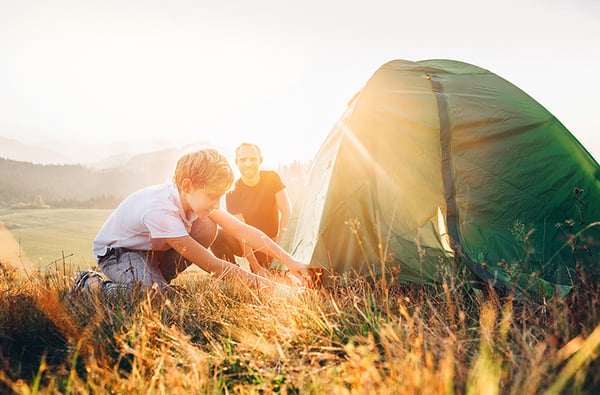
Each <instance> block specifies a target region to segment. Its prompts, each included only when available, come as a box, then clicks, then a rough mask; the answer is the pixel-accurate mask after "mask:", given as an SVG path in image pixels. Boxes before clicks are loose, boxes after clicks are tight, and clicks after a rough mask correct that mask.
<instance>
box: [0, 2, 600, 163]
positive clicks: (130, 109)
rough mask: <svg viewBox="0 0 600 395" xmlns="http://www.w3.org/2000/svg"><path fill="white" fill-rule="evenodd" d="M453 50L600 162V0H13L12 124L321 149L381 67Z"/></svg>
mask: <svg viewBox="0 0 600 395" xmlns="http://www.w3.org/2000/svg"><path fill="white" fill-rule="evenodd" d="M442 58H443V59H455V60H460V61H464V62H468V63H472V64H475V65H477V66H480V67H482V68H485V69H488V70H490V71H492V72H494V73H496V74H498V75H500V76H501V77H503V78H505V79H507V80H508V81H510V82H512V83H513V84H515V85H516V86H518V87H519V88H521V89H522V90H524V91H525V92H527V93H528V94H529V95H530V96H532V97H533V98H534V99H536V100H537V101H538V102H539V103H540V104H542V105H543V106H544V107H546V108H547V109H548V110H549V111H550V112H552V113H553V114H554V115H555V116H556V117H557V118H558V119H559V120H560V121H561V122H562V123H563V124H564V125H565V126H566V127H567V128H568V129H569V130H570V131H571V133H573V134H574V135H575V137H577V138H578V139H579V141H580V142H581V143H582V144H583V145H584V146H585V147H586V148H587V149H588V151H589V152H590V153H591V154H592V155H593V156H594V157H595V158H596V159H597V160H598V159H600V106H599V104H600V103H599V99H598V97H599V96H598V95H599V93H600V78H598V75H597V74H598V71H599V70H600V1H597V0H517V1H515V0H502V1H481V0H454V1H438V0H432V1H428V2H421V1H419V2H417V1H413V2H406V1H401V0H389V1H388V0H370V1H354V0H346V1H341V0H340V1H337V0H336V1H332V0H303V1H285V0H273V1H271V0H251V1H242V0H238V1H230V0H222V1H205V0H195V1H192V0H189V1H187V0H171V1H161V0H156V1H151V0H146V1H141V0H128V1H123V0H118V1H112V0H102V1H86V0H75V1H65V0H55V1H36V0H14V1H7V0H0V136H1V137H8V138H17V139H19V140H21V141H23V142H26V143H35V142H43V141H46V140H54V141H58V142H60V143H61V147H62V149H63V150H64V151H63V153H64V154H73V155H76V154H78V152H76V151H77V150H78V148H76V147H77V146H78V144H81V143H91V144H97V145H98V146H100V145H102V144H106V143H114V142H117V143H122V146H123V147H137V148H139V149H140V150H142V149H147V148H148V147H161V146H167V145H175V146H182V145H185V144H189V143H195V142H200V141H202V142H208V143H210V144H212V145H215V146H217V147H219V148H221V149H222V150H223V151H225V152H226V153H230V152H232V150H233V148H234V147H235V146H236V145H237V144H239V143H240V142H241V141H251V142H255V143H257V144H259V145H260V146H261V147H262V148H263V154H264V156H265V162H266V164H271V165H274V164H276V163H280V162H284V163H285V162H289V161H292V160H302V161H308V160H310V159H312V158H313V157H314V155H315V154H316V153H317V151H318V148H319V146H320V144H321V143H322V142H323V141H324V139H325V137H326V136H327V134H328V133H329V131H330V130H331V128H332V127H333V125H334V124H335V122H336V120H337V119H338V118H339V117H340V116H341V115H342V113H343V111H344V110H345V107H346V104H347V102H348V100H349V99H350V98H351V97H352V96H353V95H354V94H355V93H356V92H357V91H358V90H360V88H361V87H362V86H363V85H364V84H365V83H366V81H367V80H368V79H369V77H370V76H371V75H372V74H373V73H374V72H375V71H376V70H377V68H379V67H380V66H381V65H383V64H384V63H386V62H388V61H390V60H393V59H406V60H414V61H416V60H424V59H442ZM113 149H114V150H118V148H113ZM124 150H125V149H124ZM114 153H118V152H114ZM79 154H80V155H81V154H82V153H81V152H80V153H79ZM95 154H98V152H96V153H95ZM85 155H92V156H93V155H94V152H91V153H85Z"/></svg>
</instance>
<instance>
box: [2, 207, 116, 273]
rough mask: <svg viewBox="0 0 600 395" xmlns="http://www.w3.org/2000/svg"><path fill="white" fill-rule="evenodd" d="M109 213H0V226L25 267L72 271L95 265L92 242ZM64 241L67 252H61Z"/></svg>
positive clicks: (104, 211) (59, 211) (48, 210)
mask: <svg viewBox="0 0 600 395" xmlns="http://www.w3.org/2000/svg"><path fill="white" fill-rule="evenodd" d="M111 211H112V210H101V209H0V223H4V226H5V228H6V229H7V230H8V231H9V232H10V234H11V235H12V238H13V240H14V241H15V243H16V244H17V245H18V247H20V249H21V252H22V257H23V259H24V260H25V261H26V262H27V264H28V266H32V267H33V268H36V269H44V268H45V267H48V266H51V265H53V264H58V263H59V264H61V265H62V264H63V263H65V262H66V263H68V264H69V265H72V266H74V267H91V266H93V265H94V264H95V261H94V258H93V256H92V240H93V239H94V237H95V235H96V233H98V230H99V229H100V226H102V223H103V222H104V220H105V219H106V218H107V217H108V215H109V214H110V213H111ZM65 240H68V248H65V247H66V246H65ZM18 247H17V248H18ZM63 255H64V256H65V257H66V259H65V260H63Z"/></svg>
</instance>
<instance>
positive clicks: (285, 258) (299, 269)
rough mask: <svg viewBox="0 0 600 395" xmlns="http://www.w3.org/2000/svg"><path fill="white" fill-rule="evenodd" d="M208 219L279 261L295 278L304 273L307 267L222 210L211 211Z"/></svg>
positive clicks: (264, 236) (258, 231)
mask: <svg viewBox="0 0 600 395" xmlns="http://www.w3.org/2000/svg"><path fill="white" fill-rule="evenodd" d="M210 219H212V220H213V221H215V222H216V223H217V224H219V225H220V226H221V228H223V230H224V231H225V232H227V233H229V234H230V235H232V236H233V237H235V238H236V239H238V240H245V241H246V243H248V245H249V246H250V247H252V248H253V249H254V250H256V251H261V252H264V253H266V254H268V255H270V256H272V257H274V258H277V259H279V260H280V261H281V262H282V263H283V264H284V265H285V266H287V268H288V269H289V270H290V272H292V273H293V274H295V275H296V276H298V277H300V278H302V275H303V274H305V273H306V271H307V267H308V265H307V264H305V263H303V262H300V261H298V260H297V259H296V258H294V257H293V256H291V255H290V254H288V253H287V252H286V251H285V250H284V249H283V248H281V247H280V246H279V245H278V244H277V243H275V242H274V241H273V240H271V239H270V238H269V236H267V235H265V234H264V233H263V232H261V231H260V230H258V229H256V228H253V227H252V226H249V225H247V224H245V223H243V222H242V221H240V220H238V219H237V218H236V217H234V216H233V215H231V214H229V213H228V212H226V211H225V210H223V209H218V210H215V211H213V213H212V214H211V215H210Z"/></svg>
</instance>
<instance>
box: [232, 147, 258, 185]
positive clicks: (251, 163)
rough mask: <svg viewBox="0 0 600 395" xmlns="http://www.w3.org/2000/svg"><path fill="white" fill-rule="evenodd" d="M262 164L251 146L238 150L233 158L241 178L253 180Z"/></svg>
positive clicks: (255, 150)
mask: <svg viewBox="0 0 600 395" xmlns="http://www.w3.org/2000/svg"><path fill="white" fill-rule="evenodd" d="M261 163H262V158H261V157H260V155H259V153H258V151H257V149H256V148H254V147H251V146H243V147H241V148H240V149H239V150H238V153H237V156H236V158H235V164H236V165H237V167H238V169H240V173H242V176H243V177H246V178H254V177H256V176H257V175H258V169H259V167H260V165H261Z"/></svg>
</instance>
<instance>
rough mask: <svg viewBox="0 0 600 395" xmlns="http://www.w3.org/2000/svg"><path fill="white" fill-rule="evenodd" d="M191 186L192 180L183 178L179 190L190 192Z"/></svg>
mask: <svg viewBox="0 0 600 395" xmlns="http://www.w3.org/2000/svg"><path fill="white" fill-rule="evenodd" d="M192 186H193V183H192V180H191V179H189V178H184V179H183V181H181V190H182V191H183V192H185V193H190V192H192Z"/></svg>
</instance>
